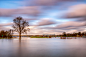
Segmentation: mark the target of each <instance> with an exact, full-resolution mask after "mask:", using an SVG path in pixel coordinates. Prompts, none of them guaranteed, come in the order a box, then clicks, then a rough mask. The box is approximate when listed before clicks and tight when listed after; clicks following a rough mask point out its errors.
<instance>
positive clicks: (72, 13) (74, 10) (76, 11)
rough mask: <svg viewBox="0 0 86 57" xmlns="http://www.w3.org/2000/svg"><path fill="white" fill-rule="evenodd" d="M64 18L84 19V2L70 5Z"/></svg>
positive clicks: (85, 12)
mask: <svg viewBox="0 0 86 57" xmlns="http://www.w3.org/2000/svg"><path fill="white" fill-rule="evenodd" d="M64 18H77V19H78V20H79V21H84V20H85V18H86V4H78V5H74V6H71V7H70V8H69V9H68V12H67V13H66V14H65V15H64ZM81 19H82V20H81Z"/></svg>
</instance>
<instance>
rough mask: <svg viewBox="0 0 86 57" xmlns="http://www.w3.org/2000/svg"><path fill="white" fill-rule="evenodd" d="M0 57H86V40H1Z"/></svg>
mask: <svg viewBox="0 0 86 57" xmlns="http://www.w3.org/2000/svg"><path fill="white" fill-rule="evenodd" d="M0 57H86V38H78V39H59V38H22V39H21V41H19V40H18V39H17V38H16V39H0Z"/></svg>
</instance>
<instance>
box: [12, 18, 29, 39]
mask: <svg viewBox="0 0 86 57" xmlns="http://www.w3.org/2000/svg"><path fill="white" fill-rule="evenodd" d="M13 22H14V25H13V28H14V29H15V30H14V31H16V32H18V33H19V39H21V34H22V33H27V31H30V29H29V28H28V29H26V27H28V26H29V25H28V22H26V20H24V19H23V18H22V17H17V18H15V19H14V20H13Z"/></svg>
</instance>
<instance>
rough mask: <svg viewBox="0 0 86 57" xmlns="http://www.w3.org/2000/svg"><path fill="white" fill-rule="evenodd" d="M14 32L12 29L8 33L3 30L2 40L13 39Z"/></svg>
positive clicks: (0, 36) (0, 34)
mask: <svg viewBox="0 0 86 57" xmlns="http://www.w3.org/2000/svg"><path fill="white" fill-rule="evenodd" d="M12 35H13V31H12V30H11V29H10V30H8V31H4V30H1V31H0V38H12Z"/></svg>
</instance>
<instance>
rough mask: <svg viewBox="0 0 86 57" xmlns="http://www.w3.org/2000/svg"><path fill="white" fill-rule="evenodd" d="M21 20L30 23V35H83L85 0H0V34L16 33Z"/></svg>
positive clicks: (85, 13) (85, 18) (85, 19)
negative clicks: (2, 32)
mask: <svg viewBox="0 0 86 57" xmlns="http://www.w3.org/2000/svg"><path fill="white" fill-rule="evenodd" d="M19 16H21V17H22V18H23V19H25V20H26V21H27V22H29V25H30V26H29V27H28V28H30V32H28V33H27V34H29V35H42V34H56V35H59V34H62V33H63V32H67V33H74V32H84V31H86V30H85V23H86V0H0V30H9V29H13V28H12V25H13V24H14V23H13V19H15V18H16V17H19ZM14 34H15V35H17V34H18V33H17V32H14Z"/></svg>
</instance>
